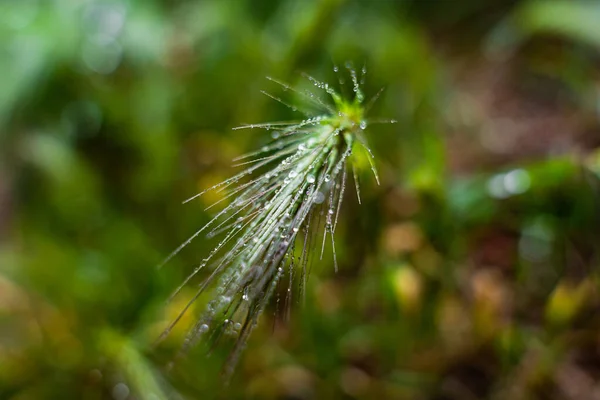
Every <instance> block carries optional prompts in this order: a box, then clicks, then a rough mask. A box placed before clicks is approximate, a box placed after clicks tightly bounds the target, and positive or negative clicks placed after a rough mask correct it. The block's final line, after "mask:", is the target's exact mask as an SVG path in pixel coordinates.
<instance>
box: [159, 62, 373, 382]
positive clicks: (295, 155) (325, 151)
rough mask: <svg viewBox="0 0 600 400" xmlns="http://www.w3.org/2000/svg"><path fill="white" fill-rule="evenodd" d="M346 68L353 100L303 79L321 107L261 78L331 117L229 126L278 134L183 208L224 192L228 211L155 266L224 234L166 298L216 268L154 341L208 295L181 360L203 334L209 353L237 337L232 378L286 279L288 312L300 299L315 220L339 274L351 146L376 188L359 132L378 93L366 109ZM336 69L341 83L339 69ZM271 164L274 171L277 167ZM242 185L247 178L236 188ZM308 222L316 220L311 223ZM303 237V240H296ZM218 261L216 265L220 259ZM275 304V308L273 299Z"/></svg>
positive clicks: (351, 71) (306, 94) (349, 67)
mask: <svg viewBox="0 0 600 400" xmlns="http://www.w3.org/2000/svg"><path fill="white" fill-rule="evenodd" d="M346 69H347V70H348V71H349V74H350V78H351V82H352V85H353V88H352V90H353V93H354V95H353V98H352V99H350V100H347V99H344V98H343V97H342V95H340V94H339V93H337V92H336V91H335V90H334V89H333V88H332V87H331V86H330V85H329V84H327V83H324V82H321V81H319V80H317V79H315V78H313V77H311V76H309V75H304V76H305V77H306V78H307V79H308V80H309V81H310V82H311V83H312V84H313V85H314V86H315V87H317V88H318V89H320V90H321V91H323V92H324V93H325V95H327V96H328V97H329V98H330V99H331V102H330V103H326V102H324V101H323V100H322V99H321V98H320V97H318V96H317V95H316V94H315V93H312V92H310V91H304V92H303V91H299V90H296V89H293V88H292V87H291V86H290V85H288V84H286V83H283V82H280V81H278V80H277V79H274V78H270V77H267V79H269V80H270V81H273V82H275V83H276V84H278V85H280V86H282V87H283V88H284V90H290V91H293V92H295V93H297V94H299V95H301V96H303V97H305V98H306V100H308V101H309V102H310V103H311V104H312V105H313V106H316V107H317V108H319V109H321V111H322V112H323V111H325V112H327V114H319V115H314V116H310V117H309V118H307V119H305V120H303V121H298V122H273V123H259V124H249V125H243V126H240V127H237V128H234V129H256V128H262V129H266V130H271V129H275V132H274V134H273V137H274V141H273V142H272V143H271V144H269V145H267V146H264V147H263V148H262V149H260V150H258V151H255V152H252V153H248V154H246V155H243V156H240V157H238V158H236V161H241V160H243V162H241V163H239V164H238V165H240V166H241V165H244V166H247V168H246V169H245V170H243V171H242V172H240V173H238V174H236V175H235V176H234V177H232V178H229V179H227V180H225V181H223V182H221V183H219V184H216V185H214V186H212V187H211V188H209V189H207V190H205V191H203V192H201V193H199V194H196V195H194V196H192V197H190V198H189V199H188V200H186V201H185V202H186V203H187V202H189V201H191V200H194V199H196V198H198V197H199V196H201V195H202V194H204V193H206V192H207V191H209V190H216V191H224V190H227V192H226V194H225V197H224V198H222V199H221V200H219V201H217V202H216V203H215V204H217V203H221V202H222V201H224V200H225V199H229V200H230V201H231V203H230V204H229V205H227V206H225V207H224V208H223V210H221V211H220V212H219V213H217V214H216V216H215V217H214V218H213V219H211V220H210V222H208V223H207V224H206V225H205V226H203V227H202V228H200V229H199V230H197V231H196V232H195V233H194V234H193V235H192V236H191V237H190V238H189V239H188V240H186V241H185V242H184V243H183V244H182V245H180V246H179V247H178V248H177V249H176V250H175V251H173V252H172V253H171V254H170V255H169V256H168V257H167V258H166V259H165V260H164V261H163V263H161V266H162V265H164V264H165V263H166V262H168V261H169V260H171V259H172V258H173V257H174V256H175V255H176V254H177V253H179V252H180V251H181V250H182V249H183V247H185V246H187V245H188V244H189V243H190V242H191V241H192V240H193V239H195V238H196V237H197V236H199V234H200V233H202V232H208V236H209V237H211V236H214V235H218V234H221V233H223V234H225V237H224V238H223V239H222V240H221V241H220V242H219V244H218V245H217V246H216V247H215V248H214V249H213V250H212V251H211V252H210V254H209V255H208V256H207V257H206V258H205V259H204V260H203V261H202V262H201V263H200V264H199V265H198V266H197V267H196V268H195V269H194V270H193V271H192V272H191V273H190V274H189V276H188V277H187V278H186V279H185V281H184V283H183V284H181V285H180V286H179V287H178V288H177V289H176V291H175V292H174V293H173V295H172V296H171V298H170V299H172V298H173V297H174V296H176V295H177V294H178V293H179V292H180V290H181V289H182V288H183V287H184V286H185V285H186V284H187V283H188V282H189V280H190V279H191V278H192V277H193V276H195V275H196V274H197V273H198V272H199V271H200V270H201V269H202V268H204V267H205V266H207V264H208V263H209V262H212V263H213V264H212V267H213V270H212V273H211V274H210V276H209V277H208V278H207V279H206V280H205V281H204V282H203V283H202V284H201V285H200V287H199V289H198V290H197V291H196V293H195V294H194V296H193V298H192V299H191V300H190V301H189V302H188V303H187V305H186V306H185V308H184V309H183V310H182V311H181V312H180V314H179V315H178V316H177V317H176V318H175V319H174V320H173V321H172V322H171V323H170V324H169V326H168V327H167V328H166V329H165V330H164V332H163V334H162V335H161V336H160V337H159V339H158V341H160V340H162V339H164V338H165V337H166V336H167V335H168V334H169V333H170V331H171V330H172V329H173V327H174V326H175V325H176V324H177V323H178V322H179V320H180V319H181V318H182V316H183V315H184V314H185V313H186V312H188V311H189V310H190V307H191V306H192V304H193V303H194V302H195V301H196V300H197V299H198V298H199V297H200V296H201V295H202V294H203V293H204V292H205V291H207V290H211V291H212V296H213V297H212V300H211V301H210V302H209V303H208V306H207V307H206V309H205V310H204V311H203V313H202V314H201V315H200V317H199V318H198V321H197V323H196V324H195V325H194V327H193V328H192V329H191V330H190V331H189V332H188V334H187V337H186V339H185V341H184V344H183V346H182V350H181V352H182V353H185V352H186V351H187V350H188V349H189V348H190V347H191V346H193V345H194V344H195V343H197V342H198V340H199V338H200V337H201V336H202V335H203V334H205V333H208V336H209V339H208V341H209V342H211V343H213V345H214V344H216V342H218V341H219V340H220V338H221V337H222V336H223V335H224V334H233V335H234V336H236V337H237V339H236V341H235V343H234V345H233V349H232V351H231V353H230V355H229V358H228V360H227V362H226V365H225V374H226V375H229V374H230V373H231V372H232V371H233V368H234V366H235V364H236V363H237V360H238V358H239V355H240V353H241V351H242V348H243V347H244V345H245V343H246V340H247V338H248V336H249V334H250V332H251V331H252V329H253V328H254V326H255V325H256V324H257V322H258V318H259V316H260V315H261V314H262V312H263V311H264V309H265V307H266V305H267V303H268V301H269V299H270V298H271V296H272V294H273V292H274V291H276V290H277V286H278V284H279V283H280V281H281V280H282V277H283V276H284V274H286V272H287V274H288V288H287V292H286V296H285V299H284V306H285V307H286V308H289V307H290V306H291V301H292V298H295V299H304V290H305V287H306V279H307V277H308V275H309V274H310V269H311V266H312V259H313V257H312V255H313V253H314V249H315V245H316V243H315V235H316V234H317V231H318V230H320V226H321V220H323V223H324V230H323V238H322V239H323V241H322V244H321V258H322V256H323V252H324V247H325V241H326V238H327V235H328V234H329V235H331V245H332V249H333V258H334V265H335V270H336V272H337V269H338V263H337V253H336V251H335V242H334V233H335V229H336V227H337V223H338V217H339V213H340V208H341V203H342V198H343V196H344V192H345V188H346V178H347V175H346V167H347V165H348V163H350V164H351V168H352V175H353V177H354V180H355V183H356V192H357V197H358V200H359V202H360V193H359V186H358V177H357V172H356V169H357V164H356V163H354V162H353V160H354V158H355V157H356V155H355V154H354V152H353V150H354V149H355V147H356V146H360V147H361V148H364V149H365V150H366V155H367V160H368V163H369V166H370V168H371V170H372V172H373V174H374V175H375V178H376V180H377V182H378V183H379V177H378V175H377V171H376V169H375V164H374V160H373V154H372V152H371V150H370V149H369V147H368V145H367V144H366V141H365V138H364V135H363V131H364V130H365V129H366V127H367V126H368V122H369V121H368V120H366V119H365V115H364V113H365V110H366V108H370V107H371V106H372V103H373V102H374V101H375V100H376V99H377V97H379V94H380V93H381V91H380V92H379V93H377V94H376V95H375V97H374V98H373V99H371V101H369V102H368V104H367V106H366V107H365V106H364V105H363V100H364V95H363V92H362V89H361V86H362V85H363V83H364V75H365V73H366V69H365V68H364V67H363V69H362V71H361V76H360V80H359V78H358V76H357V73H356V71H355V70H354V68H353V67H352V65H351V64H350V63H346ZM334 71H335V72H336V74H338V76H339V69H338V67H337V66H336V67H334ZM339 79H340V83H341V82H343V80H342V78H341V77H340V78H339ZM263 93H264V94H266V95H267V96H269V97H270V98H272V99H273V100H275V101H277V102H279V103H281V104H284V105H285V106H287V107H289V108H291V109H292V110H294V111H299V110H300V109H299V108H298V107H295V106H293V105H290V104H288V103H286V102H284V101H283V100H281V99H280V98H279V97H276V96H273V95H271V94H268V93H267V92H263ZM301 112H303V113H304V111H301ZM275 162H277V164H276V165H275V166H273V163H275ZM269 165H271V167H269ZM259 171H261V173H260V174H259ZM247 177H250V178H251V180H249V181H248V182H245V183H241V182H242V179H244V178H247ZM215 204H213V205H215ZM213 205H211V206H210V207H209V208H211V207H212V206H213ZM323 216H324V217H323ZM312 219H316V221H314V222H311V220H312ZM209 228H210V229H209ZM301 236H303V238H301V239H300V238H299V237H301ZM297 239H298V243H299V244H302V246H301V252H300V255H299V256H296V255H295V250H294V249H295V246H294V243H295V242H296V240H297ZM217 256H220V257H219V258H216V257H217ZM295 257H296V258H295ZM212 260H216V261H212ZM296 268H298V269H299V270H300V273H299V275H300V282H299V285H298V289H297V290H298V291H299V296H293V297H292V292H293V289H294V287H293V286H294V270H295V269H296ZM277 301H278V303H279V298H278V300H277ZM234 321H236V322H234Z"/></svg>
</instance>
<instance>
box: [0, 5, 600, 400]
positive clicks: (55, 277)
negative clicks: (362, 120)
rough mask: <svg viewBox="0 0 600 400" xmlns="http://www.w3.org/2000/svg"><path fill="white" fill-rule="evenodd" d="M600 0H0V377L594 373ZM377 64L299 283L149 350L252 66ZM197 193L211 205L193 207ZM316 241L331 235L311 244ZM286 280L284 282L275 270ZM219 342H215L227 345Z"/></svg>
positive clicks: (205, 393) (220, 168)
mask: <svg viewBox="0 0 600 400" xmlns="http://www.w3.org/2000/svg"><path fill="white" fill-rule="evenodd" d="M598 21H600V3H599V2H598V1H567V0H551V1H529V0H523V1H519V0H490V1H485V2H482V1H478V0H465V1H449V0H447V1H442V0H439V1H420V0H404V1H391V0H390V1H384V0H381V1H357V0H322V1H312V0H302V1H300V0H287V1H275V0H252V1H251V0H215V1H210V0H204V1H203V0H187V1H186V0H137V1H136V0H110V1H99V0H98V1H96V0H37V1H36V0H4V1H2V2H0V398H2V399H14V400H16V399H18V400H25V399H115V400H126V399H165V398H173V399H196V398H254V399H312V398H319V399H329V398H331V399H338V398H339V399H351V398H357V399H384V398H385V399H437V400H442V399H448V400H450V399H461V400H462V399H465V400H470V399H572V400H580V399H581V400H585V399H600V314H599V311H600V296H599V294H598V288H599V286H598V284H599V282H600V280H599V276H598V268H597V267H598V263H599V262H600V257H599V256H600V242H599V240H600V229H599V226H600V225H599V224H600V201H599V196H600V184H599V182H598V173H600V152H598V151H597V148H598V146H600V70H599V66H600V23H599V22H598ZM346 60H351V61H353V62H354V63H355V65H357V66H359V67H360V66H362V65H363V64H365V65H366V67H367V70H368V73H367V80H366V92H367V95H368V94H369V93H370V94H375V93H376V92H377V91H378V90H379V89H380V88H381V87H385V88H386V89H385V91H384V94H383V95H382V97H381V99H380V100H379V102H378V103H377V105H376V106H375V107H374V109H373V110H372V112H371V115H372V116H381V117H385V118H394V119H396V120H398V124H395V125H373V126H372V127H371V128H370V129H369V130H368V131H367V133H368V140H369V141H370V143H371V145H372V147H373V151H374V153H375V155H376V158H377V164H378V167H379V170H380V174H381V177H382V179H381V181H382V182H381V185H380V186H377V185H376V183H375V181H374V179H373V178H372V176H370V175H369V173H370V171H369V173H366V172H365V174H364V176H361V189H362V190H361V197H362V199H363V204H362V205H359V204H358V202H357V201H356V196H355V193H354V190H353V189H352V188H351V189H349V190H348V192H347V193H346V200H345V203H344V206H343V209H342V216H341V222H340V227H339V228H338V233H337V239H336V244H337V257H338V261H339V265H340V270H339V272H338V273H337V274H335V273H334V271H333V262H332V259H331V256H330V253H329V256H326V257H324V260H323V261H322V262H320V263H318V264H317V265H315V268H314V269H313V271H312V273H311V276H310V279H309V282H308V285H307V296H306V302H305V304H304V305H300V304H299V305H295V306H294V307H293V308H292V318H291V320H290V321H289V322H288V323H282V322H281V318H280V315H279V313H278V311H277V308H276V306H275V305H273V306H271V308H269V309H268V310H267V312H266V313H265V314H264V315H263V318H262V320H261V323H260V324H259V327H258V328H257V329H256V330H255V331H254V333H253V334H252V336H251V338H250V341H249V343H248V346H247V348H246V349H245V351H244V353H243V355H242V358H241V361H240V363H239V365H238V366H237V369H236V372H235V374H234V375H233V378H232V380H231V383H230V384H229V386H227V387H223V385H222V384H221V381H220V379H219V373H220V369H221V366H222V365H223V362H224V360H225V358H226V356H227V352H226V351H225V350H223V349H221V348H220V347H218V348H217V349H215V351H214V352H212V353H211V354H210V355H207V354H206V352H205V351H204V350H202V349H201V348H199V349H195V350H193V351H191V353H190V354H189V355H188V356H187V357H184V358H182V359H179V360H178V361H177V362H176V363H175V365H174V367H173V368H172V369H171V370H168V369H167V368H166V366H167V364H168V362H169V361H170V360H172V359H173V357H175V355H176V353H177V352H178V350H179V348H180V345H181V342H182V340H183V336H184V334H185V332H186V328H187V327H188V326H189V325H190V324H191V323H192V322H193V320H194V315H195V314H197V313H198V312H200V311H201V309H202V306H203V304H202V301H201V302H199V304H198V306H197V307H196V309H195V310H192V312H191V313H189V316H187V317H186V318H185V319H184V320H183V321H182V323H181V324H180V325H178V327H177V329H176V330H175V331H174V332H172V334H171V335H170V336H169V338H168V339H167V340H166V341H165V342H163V343H161V344H160V345H159V346H158V347H154V346H153V342H154V340H155V339H156V338H157V337H158V335H159V334H160V332H161V331H162V329H164V328H165V326H166V324H167V323H168V321H170V320H171V319H172V318H173V317H174V316H175V315H176V314H177V312H178V311H180V310H181V309H182V307H183V305H184V304H185V302H186V301H187V299H189V298H190V297H191V296H192V295H193V293H194V291H193V289H194V286H190V288H189V289H188V290H187V291H185V292H184V294H183V295H182V296H180V298H178V299H177V300H176V301H175V302H174V303H171V304H167V305H165V300H166V299H167V297H168V296H169V294H170V293H171V292H172V291H173V289H174V288H175V287H176V286H177V285H178V284H180V283H181V282H182V280H183V279H184V278H185V276H186V275H187V274H188V273H189V272H190V271H191V270H192V269H193V268H194V266H195V265H197V264H198V262H199V261H200V260H201V259H202V258H204V257H205V255H206V254H208V252H209V251H210V250H211V248H212V247H213V246H214V245H215V241H214V240H207V239H204V238H199V239H198V240H196V241H194V242H193V243H192V244H191V245H190V246H188V247H187V248H186V249H185V250H184V251H183V252H182V253H181V254H180V255H178V256H177V257H175V258H174V259H173V260H172V261H171V262H170V263H169V264H168V265H167V266H165V267H164V268H163V269H161V270H157V269H156V268H155V266H156V265H157V264H159V262H160V261H161V260H162V259H163V258H164V257H165V256H166V255H168V254H169V253H170V252H171V251H172V250H173V249H174V248H176V247H177V246H178V245H179V244H180V243H182V242H183V241H184V240H185V239H187V238H188V237H189V236H190V235H191V234H192V233H193V232H195V231H196V229H198V228H199V227H200V226H201V225H202V224H204V223H205V222H207V221H208V220H209V218H210V216H211V215H212V214H211V213H210V212H205V211H204V208H205V207H206V206H208V205H209V204H211V203H212V202H213V201H215V200H218V199H219V198H218V196H215V195H208V196H206V197H205V198H201V199H199V200H197V201H195V202H192V203H190V204H185V205H182V204H181V201H182V200H184V199H186V198H188V197H189V196H191V195H193V194H195V193H197V192H198V191H200V190H202V189H205V188H207V187H209V186H211V185H213V184H215V183H217V182H219V181H221V180H223V179H224V178H227V177H228V176H230V175H232V174H233V173H234V172H235V171H237V170H236V169H235V168H232V167H231V164H232V162H231V160H232V159H233V158H234V157H236V156H239V155H240V154H242V153H245V152H247V151H250V150H252V149H254V148H257V147H260V146H263V145H264V144H265V143H267V142H268V141H269V140H270V134H269V133H268V132H260V131H256V130H253V131H232V130H231V128H232V127H234V126H237V125H241V124H244V123H253V122H254V123H256V122H263V121H272V120H280V119H289V118H292V117H294V116H293V115H291V114H290V112H289V110H287V109H286V108H285V107H283V106H282V105H280V104H278V103H276V102H273V101H272V100H271V99H269V98H268V97H266V96H264V95H263V94H261V92H260V90H266V91H268V92H270V93H272V94H274V95H276V96H281V95H282V91H281V89H280V88H279V87H277V85H274V84H273V82H270V81H268V80H266V79H265V78H264V77H265V76H273V77H276V78H278V79H280V80H283V81H286V82H289V83H290V84H304V83H303V82H304V78H302V76H301V74H300V73H301V72H306V73H309V74H311V75H313V76H315V77H317V78H319V79H322V80H327V81H329V82H331V83H334V82H335V81H336V80H337V78H336V77H335V75H334V74H333V71H332V67H333V65H334V63H336V64H343V63H344V62H345V61H346ZM211 211H212V210H211ZM329 252H330V250H329ZM284 290H285V289H284ZM224 347H225V348H226V346H224Z"/></svg>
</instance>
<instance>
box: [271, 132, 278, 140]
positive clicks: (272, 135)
mask: <svg viewBox="0 0 600 400" xmlns="http://www.w3.org/2000/svg"><path fill="white" fill-rule="evenodd" d="M271 137H272V138H273V139H279V132H277V131H274V132H273V133H271Z"/></svg>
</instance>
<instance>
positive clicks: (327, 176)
mask: <svg viewBox="0 0 600 400" xmlns="http://www.w3.org/2000/svg"><path fill="white" fill-rule="evenodd" d="M323 180H324V181H325V182H329V181H330V180H331V176H329V174H326V175H325V177H324V178H323Z"/></svg>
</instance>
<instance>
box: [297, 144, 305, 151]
mask: <svg viewBox="0 0 600 400" xmlns="http://www.w3.org/2000/svg"><path fill="white" fill-rule="evenodd" d="M298 150H300V151H304V150H306V145H305V144H304V143H302V144H300V145H299V146H298Z"/></svg>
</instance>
